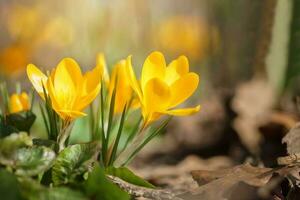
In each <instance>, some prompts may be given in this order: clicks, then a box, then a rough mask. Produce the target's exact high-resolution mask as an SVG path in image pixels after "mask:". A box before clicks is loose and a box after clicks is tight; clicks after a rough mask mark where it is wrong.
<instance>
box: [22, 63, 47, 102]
mask: <svg viewBox="0 0 300 200" xmlns="http://www.w3.org/2000/svg"><path fill="white" fill-rule="evenodd" d="M26 71H27V76H28V78H29V80H30V81H31V83H32V85H33V87H34V89H35V90H36V91H37V92H38V93H39V94H40V95H41V96H43V85H42V83H43V84H44V85H45V84H46V82H47V79H48V77H47V76H46V75H45V74H44V73H43V72H41V71H40V70H39V69H38V68H37V67H36V66H35V65H33V64H29V65H27V70H26Z"/></svg>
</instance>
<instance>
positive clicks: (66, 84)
mask: <svg viewBox="0 0 300 200" xmlns="http://www.w3.org/2000/svg"><path fill="white" fill-rule="evenodd" d="M102 74H103V71H102V69H101V67H99V66H98V65H97V66H96V67H95V68H94V69H93V70H92V71H88V72H86V73H85V74H84V75H82V73H81V70H80V67H79V66H78V64H77V63H76V61H74V60H73V59H71V58H65V59H63V60H62V61H61V62H60V63H59V64H58V65H57V67H56V68H55V69H53V70H52V72H51V74H50V76H46V75H45V74H43V73H42V72H41V71H40V70H39V69H38V68H37V67H36V66H34V65H33V64H29V65H28V66H27V75H28V77H29V80H30V81H31V83H32V85H33V87H34V88H35V90H36V91H37V92H38V93H39V94H40V95H41V97H42V98H43V99H44V94H43V85H44V88H45V90H46V93H47V94H48V95H49V97H50V99H51V102H52V108H53V109H54V110H55V111H56V112H57V114H58V115H59V116H60V117H61V118H62V119H64V120H72V119H75V118H77V117H81V116H85V115H86V114H85V113H83V112H82V111H83V110H84V109H85V108H86V107H87V106H88V105H89V104H90V103H91V102H92V101H93V100H94V99H95V98H96V96H97V95H98V93H99V91H100V87H101V77H102Z"/></svg>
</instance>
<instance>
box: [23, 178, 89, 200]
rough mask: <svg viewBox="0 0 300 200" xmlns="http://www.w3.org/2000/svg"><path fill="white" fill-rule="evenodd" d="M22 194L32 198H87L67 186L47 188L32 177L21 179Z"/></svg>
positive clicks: (37, 199)
mask: <svg viewBox="0 0 300 200" xmlns="http://www.w3.org/2000/svg"><path fill="white" fill-rule="evenodd" d="M20 185H21V189H22V195H23V196H24V197H25V198H26V199H30V200H69V199H72V200H87V198H86V197H85V196H84V195H83V194H82V193H81V192H79V191H76V190H72V189H70V188H67V187H53V188H47V187H44V186H42V185H40V184H39V183H38V182H36V181H34V180H31V179H21V180H20Z"/></svg>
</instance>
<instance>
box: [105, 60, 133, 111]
mask: <svg viewBox="0 0 300 200" xmlns="http://www.w3.org/2000/svg"><path fill="white" fill-rule="evenodd" d="M116 79H117V80H116ZM116 81H117V82H116ZM114 88H115V89H116V97H115V113H121V112H122V111H123V109H124V106H125V104H126V103H128V102H129V101H130V99H131V97H132V88H131V85H130V80H129V77H128V75H127V73H126V61H125V60H121V61H120V62H118V63H117V64H116V65H115V66H114V68H113V70H112V74H111V82H110V84H109V95H110V97H111V95H112V93H113V90H114Z"/></svg>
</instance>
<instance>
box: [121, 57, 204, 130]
mask: <svg viewBox="0 0 300 200" xmlns="http://www.w3.org/2000/svg"><path fill="white" fill-rule="evenodd" d="M126 70H127V74H128V76H130V82H131V86H132V88H133V89H134V91H135V93H136V94H137V96H138V98H139V101H140V103H141V107H142V115H143V118H144V121H145V122H144V123H145V125H148V124H149V123H151V122H153V121H155V120H157V119H158V118H159V117H160V116H161V115H164V114H167V115H175V116H185V115H191V114H194V113H196V112H198V111H199V109H200V106H196V107H194V108H184V109H173V108H175V107H176V106H178V105H179V104H181V103H182V102H184V101H185V100H186V99H187V98H188V97H190V96H191V95H192V94H193V93H194V92H195V90H196V89H197V87H198V83H199V76H198V75H197V74H195V73H193V72H189V63H188V59H187V58H186V57H185V56H180V57H178V58H177V59H176V60H173V61H172V62H171V63H170V64H169V65H168V66H166V62H165V58H164V56H163V54H162V53H160V52H153V53H151V54H150V55H149V56H148V57H147V59H146V60H145V62H144V65H143V69H142V74H141V81H140V83H139V81H138V80H137V79H136V76H135V74H134V71H133V68H132V65H131V56H129V57H128V58H127V61H126Z"/></svg>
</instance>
